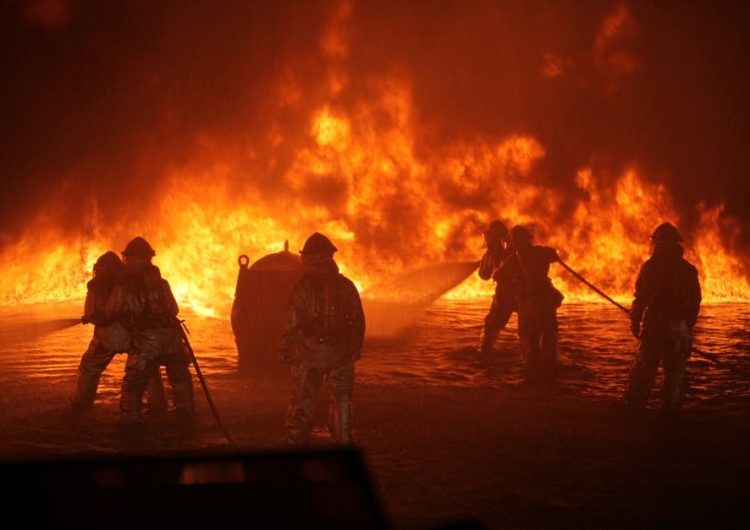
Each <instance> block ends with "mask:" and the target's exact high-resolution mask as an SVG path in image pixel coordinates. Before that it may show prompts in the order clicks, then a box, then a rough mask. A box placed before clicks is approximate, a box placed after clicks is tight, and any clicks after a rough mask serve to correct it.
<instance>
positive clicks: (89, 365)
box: [71, 271, 167, 412]
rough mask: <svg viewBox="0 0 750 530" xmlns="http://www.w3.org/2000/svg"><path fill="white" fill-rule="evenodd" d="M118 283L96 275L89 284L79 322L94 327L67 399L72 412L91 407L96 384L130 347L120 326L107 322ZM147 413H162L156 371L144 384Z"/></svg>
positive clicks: (161, 393)
mask: <svg viewBox="0 0 750 530" xmlns="http://www.w3.org/2000/svg"><path fill="white" fill-rule="evenodd" d="M118 279H119V275H118V274H117V273H115V272H114V271H106V272H100V273H97V275H96V276H94V278H92V279H91V280H89V282H88V284H87V286H86V287H87V289H86V300H85V302H84V308H83V318H82V320H83V322H85V323H92V324H94V335H93V337H92V338H91V341H90V342H89V345H88V348H87V349H86V351H85V352H84V353H83V355H82V356H81V361H80V363H79V364H78V372H77V373H78V377H77V380H76V386H75V389H74V391H73V396H72V398H71V404H72V406H73V407H75V408H81V409H84V408H88V407H90V406H91V405H93V404H94V399H95V398H96V392H97V389H98V387H99V381H100V379H101V375H102V373H103V372H104V370H105V369H106V368H107V366H109V364H110V362H112V359H113V358H114V356H115V355H117V354H118V353H125V352H127V351H129V350H130V348H131V346H132V336H131V333H130V331H129V330H128V329H126V328H125V327H124V326H123V325H122V324H121V323H120V322H118V321H112V320H109V319H107V317H106V316H105V305H106V303H107V300H108V299H109V297H110V295H111V294H112V291H113V288H114V286H115V284H116V282H117V281H118ZM148 404H149V410H152V411H158V412H162V411H166V408H167V398H166V395H165V393H164V387H163V385H162V381H161V374H160V373H159V371H158V369H157V370H155V371H154V373H153V374H152V375H151V378H150V380H149V383H148Z"/></svg>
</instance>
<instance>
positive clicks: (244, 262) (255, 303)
mask: <svg viewBox="0 0 750 530" xmlns="http://www.w3.org/2000/svg"><path fill="white" fill-rule="evenodd" d="M237 261H238V263H239V266H240V270H239V274H238V275H237V286H236V289H235V293H234V302H233V304H232V318H231V321H232V331H233V332H234V340H235V343H236V345H237V353H238V367H239V371H240V372H241V373H243V374H246V375H253V376H259V377H262V378H264V379H281V378H283V379H284V380H285V381H286V379H288V378H289V366H288V365H286V364H284V363H282V362H281V360H280V358H279V353H278V350H277V347H278V344H279V339H280V337H281V326H282V323H283V316H284V309H285V308H286V304H287V302H288V301H289V295H290V294H291V292H292V288H293V287H294V285H295V284H296V283H297V281H299V280H300V279H301V278H302V258H301V257H300V255H299V254H297V253H292V252H289V244H288V242H287V243H285V245H284V250H283V251H282V252H277V253H275V254H269V255H267V256H264V257H262V258H260V259H259V260H258V261H256V262H255V263H253V264H252V265H250V266H248V265H249V263H250V259H249V258H248V257H247V256H246V255H244V254H243V255H241V256H240V257H239V259H238V260H237Z"/></svg>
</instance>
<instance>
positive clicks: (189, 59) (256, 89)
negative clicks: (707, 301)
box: [0, 0, 750, 255]
mask: <svg viewBox="0 0 750 530" xmlns="http://www.w3.org/2000/svg"><path fill="white" fill-rule="evenodd" d="M0 9H2V17H1V18H2V21H0V31H2V33H3V35H4V38H3V43H2V48H1V50H2V51H1V52H0V57H1V60H2V64H3V83H2V85H0V105H2V116H3V120H1V121H0V132H1V133H2V137H3V138H4V142H3V143H2V144H1V145H0V172H2V176H3V178H2V184H0V186H1V187H2V188H1V190H2V193H1V194H0V201H2V202H1V203H0V249H2V246H4V245H7V244H9V243H12V242H14V241H16V240H17V239H18V238H19V237H21V234H22V233H23V229H24V227H25V226H27V225H28V224H29V223H30V222H31V221H32V220H33V219H35V218H37V217H38V216H39V215H46V216H49V218H51V219H54V221H55V223H56V224H57V225H58V226H59V228H60V229H61V230H63V231H64V232H68V233H71V234H79V233H80V232H81V231H82V230H90V229H91V226H90V220H91V217H92V215H93V213H92V212H96V215H97V216H98V217H99V218H100V220H101V222H102V223H103V224H105V225H106V224H107V223H108V222H111V223H112V224H118V223H119V222H120V221H122V219H128V218H130V219H137V218H139V217H142V216H145V215H150V214H151V212H152V208H153V206H154V204H155V203H156V202H158V201H159V200H160V196H159V193H158V190H159V183H160V182H162V181H163V180H164V179H165V177H166V176H167V175H170V174H173V173H174V170H175V168H186V167H195V168H200V167H205V166H208V165H210V164H213V163H215V162H214V161H215V160H217V159H224V160H228V161H231V163H230V167H229V168H228V169H227V170H226V173H227V174H228V175H229V176H230V177H231V184H230V186H231V188H232V189H231V190H230V191H236V192H237V193H236V194H235V195H236V196H240V197H242V196H247V195H246V194H247V193H248V192H247V190H248V189H251V190H253V191H252V197H253V198H254V199H259V200H263V201H267V202H268V203H269V204H274V203H276V202H279V201H281V200H282V198H284V197H289V196H290V195H291V196H293V197H294V200H295V201H298V202H299V203H300V204H302V205H306V206H308V207H310V208H313V207H315V206H317V205H325V208H326V209H327V210H328V211H329V213H331V216H332V217H336V216H339V217H342V218H344V220H345V222H346V224H347V225H348V226H349V228H350V229H352V230H353V231H354V232H356V234H357V238H358V243H360V244H361V245H363V246H364V247H365V248H367V247H369V248H370V249H371V250H370V251H372V252H374V251H376V250H377V251H380V252H383V253H385V254H387V253H388V251H389V249H390V248H393V252H394V255H396V254H398V253H403V250H404V246H403V244H396V242H403V241H404V240H408V239H409V238H410V237H411V236H412V235H413V234H414V233H415V228H414V227H415V226H418V225H419V223H420V220H421V219H423V213H424V212H423V209H424V205H421V204H414V202H410V195H409V194H408V193H406V192H407V191H408V190H407V189H406V187H408V183H404V182H395V181H388V182H384V183H381V184H382V186H383V187H388V186H391V187H392V188H393V192H392V194H391V197H392V200H391V201H390V202H389V203H388V204H389V206H388V208H383V209H382V211H381V212H380V213H379V215H378V216H377V223H376V222H375V220H374V219H375V218H374V217H373V218H368V219H359V218H357V216H356V215H351V214H347V213H346V205H345V199H346V193H347V189H348V188H347V186H348V185H349V184H348V182H349V181H347V180H346V178H347V177H346V175H345V172H346V171H345V170H346V168H339V170H338V171H334V172H328V173H325V174H323V175H320V176H315V177H314V178H313V177H310V178H309V179H308V180H307V181H306V182H304V183H291V184H290V182H289V179H288V178H284V177H285V176H288V175H289V173H290V172H291V171H292V170H293V169H294V167H295V164H296V163H299V157H298V156H297V155H298V153H299V152H300V151H303V150H310V151H311V152H313V151H315V150H316V149H317V148H318V147H319V146H318V145H316V144H315V142H314V141H313V140H312V139H311V136H310V131H311V114H312V113H313V112H315V111H316V109H320V108H322V107H325V106H326V105H327V106H328V108H329V109H330V111H331V112H332V113H333V114H334V115H335V113H336V111H337V109H348V110H349V111H352V109H354V111H355V112H356V109H358V108H360V107H359V106H358V104H359V103H361V102H362V101H369V102H370V103H377V101H378V99H379V98H389V97H392V98H396V97H397V96H398V94H399V90H400V87H394V86H383V85H382V84H378V83H377V82H376V81H375V80H378V79H397V80H401V81H403V83H404V85H405V86H408V92H409V95H410V101H411V104H412V106H413V108H412V110H411V112H412V115H411V116H410V119H409V123H408V126H409V127H410V131H409V133H410V134H411V135H412V137H413V146H411V147H412V149H413V156H416V157H424V159H428V158H430V157H431V156H434V153H436V152H440V151H441V149H445V150H450V149H455V146H456V145H460V144H468V143H471V142H475V141H477V140H479V141H481V142H485V143H487V144H497V143H500V142H503V141H504V140H505V139H507V138H509V137H512V136H514V135H515V136H518V137H521V138H523V137H532V138H534V139H536V141H537V142H538V144H539V146H540V149H541V150H543V153H544V155H543V156H540V157H539V161H538V163H537V164H536V165H535V166H534V168H533V171H531V172H530V173H529V174H528V175H524V177H523V178H525V179H527V181H528V182H531V183H534V184H536V185H539V186H543V187H546V188H547V189H549V193H550V194H552V195H553V196H555V197H557V200H558V204H559V208H558V210H557V216H558V217H559V219H558V221H559V223H560V224H561V225H564V223H565V221H566V219H567V218H568V217H569V215H570V214H571V212H572V210H573V209H574V207H575V204H577V203H578V202H579V201H581V200H582V196H581V190H580V187H579V186H577V185H576V176H577V172H578V171H579V170H580V169H581V168H583V167H590V168H594V170H595V171H596V172H598V173H599V174H601V175H616V174H619V173H621V172H622V171H623V170H624V169H625V168H627V167H631V166H633V165H635V166H637V167H638V168H639V169H640V170H641V173H642V175H643V178H645V179H647V180H651V181H653V182H655V183H659V184H663V185H665V186H666V187H667V189H668V190H669V192H670V195H671V196H672V197H673V198H674V200H675V203H676V208H677V210H678V211H679V213H680V215H681V218H682V219H683V220H684V222H685V224H686V225H690V224H691V223H693V222H694V221H695V220H696V215H697V213H696V205H697V204H698V203H701V202H702V203H704V204H706V205H707V206H708V207H711V206H713V205H718V204H723V205H724V206H725V209H724V210H723V212H724V213H723V215H725V216H728V217H733V218H736V219H738V220H739V221H738V222H739V223H740V226H741V227H742V228H743V229H742V230H740V231H739V232H740V235H741V237H746V236H744V234H745V233H747V231H746V230H744V227H745V226H746V225H747V223H748V221H750V219H749V218H748V215H750V213H748V211H747V208H746V205H747V201H748V198H750V190H749V189H748V186H750V184H748V179H747V178H745V176H746V174H747V172H748V170H750V159H749V157H750V155H748V150H747V149H746V145H747V140H748V134H749V133H750V131H748V124H750V116H749V115H748V113H750V106H748V105H746V104H745V101H744V98H745V97H746V94H748V93H750V91H749V90H748V88H750V86H749V85H750V80H749V79H748V75H750V74H749V73H748V72H749V71H750V69H749V68H748V59H749V54H750V46H748V41H747V39H748V37H746V34H747V32H746V27H747V25H746V22H748V20H749V19H750V17H749V16H748V15H750V7H747V6H746V5H745V3H743V2H710V1H708V0H705V1H700V0H699V1H693V2H680V1H663V2H658V3H654V2H649V1H645V0H639V1H628V2H624V1H623V2H621V1H612V2H603V1H598V0H597V1H594V0H581V1H578V2H567V1H553V0H533V1H530V2H519V1H511V0H507V1H495V2H485V1H478V0H477V1H474V0H469V1H447V0H444V1H436V2H401V1H395V0H378V1H370V0H368V1H352V2H347V1H332V0H321V1H310V2H298V1H292V0H289V1H275V2H249V1H244V0H219V1H216V2H182V1H171V0H158V1H153V2H100V1H96V0H28V1H25V2H21V1H12V2H5V3H3V5H2V8H0ZM367 118H368V123H370V122H372V121H375V122H376V125H380V126H382V127H383V128H396V129H397V128H398V127H399V126H402V125H403V124H401V123H398V120H399V116H398V115H395V116H394V115H393V114H388V113H385V112H382V113H381V114H377V111H376V112H375V113H374V114H371V115H369V116H367ZM378 120H380V122H379V123H377V122H378ZM352 123H353V124H354V125H353V127H355V129H354V130H353V131H351V132H352V133H353V134H358V135H363V134H367V132H368V131H366V130H365V126H364V125H362V124H361V123H358V122H357V120H356V119H355V120H353V121H352ZM357 127H360V128H359V129H357ZM408 162H409V161H408V160H397V159H395V160H393V164H395V165H396V166H397V169H399V167H400V169H403V166H399V164H403V165H406V164H408ZM472 170H474V171H476V169H472V168H471V167H469V168H468V169H467V171H466V175H465V176H466V178H470V177H471V176H472V173H471V172H472ZM402 174H403V172H402ZM196 178H198V177H196ZM206 178H208V177H206ZM348 178H351V179H355V178H356V176H351V175H349V177H348ZM420 178H423V179H424V181H425V182H429V180H430V178H431V177H430V176H429V175H426V176H420ZM402 180H403V177H402ZM478 182H479V183H478V184H477V188H476V189H475V190H474V191H473V192H472V193H468V192H466V191H465V190H462V191H461V192H460V193H457V192H456V190H455V189H453V188H451V187H450V182H449V179H442V180H440V181H439V183H438V184H435V185H434V186H435V189H434V191H435V195H436V197H438V199H439V200H438V201H437V202H436V206H435V207H436V208H453V209H455V210H456V211H459V210H461V211H463V210H470V209H473V210H475V211H476V212H477V213H476V215H474V217H471V216H470V215H468V214H465V216H466V218H467V219H468V220H469V225H470V226H466V227H464V228H462V229H455V231H454V233H452V234H450V235H449V236H447V242H446V251H448V250H449V249H452V250H454V251H460V250H461V243H460V241H461V240H462V239H464V238H465V236H466V235H467V233H468V232H471V231H472V230H473V231H476V229H477V228H478V227H480V226H481V225H482V223H484V222H485V221H486V219H488V218H492V217H494V216H496V215H497V213H498V206H497V195H492V191H491V185H492V184H491V183H490V182H489V181H482V182H480V180H479V179H478ZM186 185H189V183H186ZM532 206H534V204H532ZM535 206H536V207H537V208H542V207H543V206H544V205H540V204H536V205H535ZM530 211H532V212H533V210H530ZM525 214H526V215H527V216H528V215H530V213H529V212H525ZM347 215H348V217H347ZM645 221H646V222H647V223H648V227H646V228H645V229H646V230H648V229H650V228H651V227H652V225H655V224H657V223H658V222H659V221H661V219H658V220H656V219H655V220H653V221H651V220H645ZM431 231H432V227H430V226H426V227H421V228H420V229H419V230H418V231H417V233H419V234H421V235H426V234H429V233H430V232H431ZM119 240H120V241H124V240H126V238H125V236H123V237H122V238H121V239H119ZM737 244H739V245H740V247H742V246H743V245H745V244H746V242H745V241H740V242H739V243H737ZM415 245H417V248H416V250H417V251H418V250H419V248H418V242H417V243H415Z"/></svg>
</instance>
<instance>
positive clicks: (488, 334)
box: [477, 293, 515, 354]
mask: <svg viewBox="0 0 750 530" xmlns="http://www.w3.org/2000/svg"><path fill="white" fill-rule="evenodd" d="M514 310H515V309H514V301H513V300H503V298H502V297H500V296H498V294H497V293H495V295H494V296H493V297H492V303H491V304H490V309H489V311H488V312H487V315H486V316H485V317H484V325H483V326H482V333H481V335H480V337H479V345H478V346H477V350H479V352H480V353H483V354H490V353H493V352H494V349H495V342H497V337H498V335H500V332H501V331H502V330H503V329H505V326H507V325H508V321H509V320H510V317H511V315H512V314H513V311H514Z"/></svg>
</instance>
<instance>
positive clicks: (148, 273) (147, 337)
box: [105, 237, 195, 434]
mask: <svg viewBox="0 0 750 530" xmlns="http://www.w3.org/2000/svg"><path fill="white" fill-rule="evenodd" d="M122 255H123V258H124V263H125V274H124V275H123V278H122V280H121V281H120V282H118V284H117V286H116V287H115V290H114V292H113V293H112V296H111V297H110V298H109V300H108V301H107V305H106V309H105V314H106V316H107V317H108V318H110V319H118V320H120V321H121V322H123V323H126V324H125V325H126V327H128V328H129V329H131V331H132V334H133V345H132V347H131V349H130V351H129V352H128V359H127V362H126V364H125V375H124V377H123V379H122V391H121V395H120V427H121V429H122V430H123V431H124V433H125V434H134V433H137V432H138V431H139V429H140V425H141V400H142V396H143V393H144V391H145V389H146V386H147V384H148V378H149V374H151V373H152V372H153V371H154V370H156V369H158V368H159V367H160V366H164V367H165V371H166V374H167V380H168V381H169V385H170V387H171V388H172V398H173V404H174V408H175V412H176V414H177V417H178V422H179V424H180V426H181V427H185V428H186V427H188V426H189V424H190V422H191V421H192V418H193V415H194V411H195V403H194V391H193V379H192V375H191V372H190V362H191V359H190V356H189V354H188V352H187V351H186V350H185V348H184V347H183V345H182V340H181V332H180V328H179V326H180V323H179V321H178V320H177V314H178V313H179V308H178V306H177V302H176V300H175V298H174V295H173V294H172V289H171V288H170V285H169V282H168V281H167V280H165V279H164V278H162V276H161V271H160V270H159V268H158V267H157V266H156V265H154V264H153V263H151V259H152V258H153V256H155V255H156V252H155V251H154V249H153V248H152V247H151V245H150V244H149V243H148V241H146V240H145V239H143V238H142V237H136V238H134V239H133V240H131V241H130V242H129V243H128V244H127V246H126V247H125V250H123V251H122Z"/></svg>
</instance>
